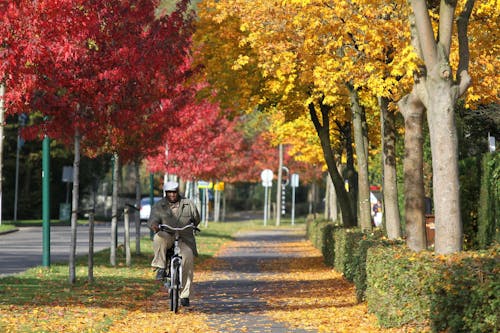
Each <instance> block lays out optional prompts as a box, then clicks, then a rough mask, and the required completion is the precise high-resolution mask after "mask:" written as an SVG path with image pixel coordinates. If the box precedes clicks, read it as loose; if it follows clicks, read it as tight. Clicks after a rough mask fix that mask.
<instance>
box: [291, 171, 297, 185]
mask: <svg viewBox="0 0 500 333" xmlns="http://www.w3.org/2000/svg"><path fill="white" fill-rule="evenodd" d="M291 185H292V187H299V174H298V173H293V174H292V180H291Z"/></svg>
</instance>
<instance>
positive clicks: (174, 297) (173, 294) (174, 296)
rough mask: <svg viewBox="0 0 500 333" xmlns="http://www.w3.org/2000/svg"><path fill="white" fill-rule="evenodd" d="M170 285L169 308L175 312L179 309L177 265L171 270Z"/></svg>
mask: <svg viewBox="0 0 500 333" xmlns="http://www.w3.org/2000/svg"><path fill="white" fill-rule="evenodd" d="M171 278H172V279H171V282H170V283H171V285H170V310H171V311H173V312H175V313H177V311H179V285H180V283H179V282H180V280H179V267H178V266H177V267H175V268H174V270H173V272H171Z"/></svg>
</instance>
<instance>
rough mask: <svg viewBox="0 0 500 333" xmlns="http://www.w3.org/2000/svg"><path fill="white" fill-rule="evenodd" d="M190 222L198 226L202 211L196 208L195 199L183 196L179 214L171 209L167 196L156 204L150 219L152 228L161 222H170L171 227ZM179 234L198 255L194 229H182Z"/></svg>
mask: <svg viewBox="0 0 500 333" xmlns="http://www.w3.org/2000/svg"><path fill="white" fill-rule="evenodd" d="M190 223H193V224H194V225H196V226H198V224H200V213H198V208H196V205H195V204H194V203H193V201H191V200H190V199H187V198H183V197H181V198H180V202H179V210H178V211H177V214H175V215H174V213H173V212H172V210H171V209H170V205H169V203H168V201H167V198H163V199H161V200H160V201H158V202H157V203H155V204H154V206H153V208H152V209H151V215H150V217H149V220H148V226H149V227H150V228H152V227H153V226H158V225H160V224H168V225H169V226H171V227H174V228H180V227H183V226H185V225H188V224H190ZM179 236H180V238H181V240H182V241H183V242H184V243H185V244H186V245H188V246H189V247H190V248H191V250H193V254H194V255H195V256H198V250H197V249H196V240H195V238H194V234H193V230H192V229H186V230H184V231H181V232H180V234H179Z"/></svg>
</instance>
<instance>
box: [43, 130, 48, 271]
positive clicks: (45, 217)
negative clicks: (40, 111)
mask: <svg viewBox="0 0 500 333" xmlns="http://www.w3.org/2000/svg"><path fill="white" fill-rule="evenodd" d="M42 219H43V221H42V235H43V236H42V237H43V241H42V245H43V252H42V266H44V267H49V266H50V139H49V137H48V136H47V135H45V137H44V138H43V143H42Z"/></svg>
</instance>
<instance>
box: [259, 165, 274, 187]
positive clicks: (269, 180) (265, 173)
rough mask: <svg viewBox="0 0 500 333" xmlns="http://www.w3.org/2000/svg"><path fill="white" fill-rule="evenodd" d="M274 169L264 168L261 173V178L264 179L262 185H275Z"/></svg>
mask: <svg viewBox="0 0 500 333" xmlns="http://www.w3.org/2000/svg"><path fill="white" fill-rule="evenodd" d="M273 177H274V174H273V171H272V170H270V169H264V170H262V172H261V173H260V178H261V179H262V186H264V187H272V186H273Z"/></svg>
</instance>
